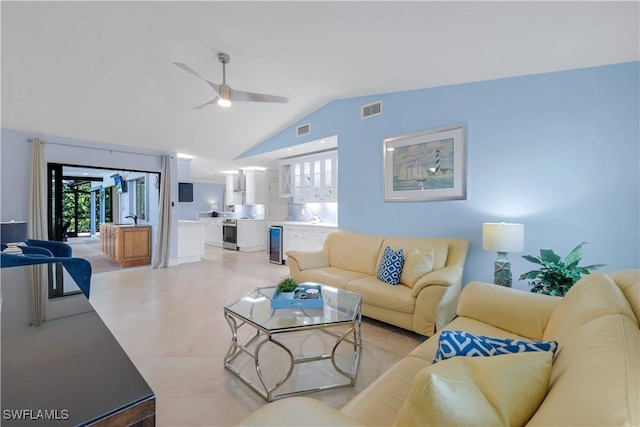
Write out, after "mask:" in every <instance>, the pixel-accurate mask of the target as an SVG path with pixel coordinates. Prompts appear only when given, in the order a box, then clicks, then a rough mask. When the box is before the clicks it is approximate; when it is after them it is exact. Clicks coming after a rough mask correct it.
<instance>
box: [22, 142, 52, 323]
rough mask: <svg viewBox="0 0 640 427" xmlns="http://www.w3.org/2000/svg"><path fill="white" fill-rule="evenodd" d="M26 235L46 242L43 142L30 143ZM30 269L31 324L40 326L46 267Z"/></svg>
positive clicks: (32, 267)
mask: <svg viewBox="0 0 640 427" xmlns="http://www.w3.org/2000/svg"><path fill="white" fill-rule="evenodd" d="M27 216H28V219H27V235H28V236H29V238H30V239H37V240H47V165H46V162H45V160H44V141H42V140H40V139H37V138H36V139H33V140H32V141H31V185H30V186H29V206H28V211H27ZM30 268H31V295H32V298H33V324H34V325H35V326H40V325H41V324H42V319H43V316H44V313H43V290H44V289H45V288H46V286H47V271H48V270H47V265H46V264H41V265H33V266H31V267H30Z"/></svg>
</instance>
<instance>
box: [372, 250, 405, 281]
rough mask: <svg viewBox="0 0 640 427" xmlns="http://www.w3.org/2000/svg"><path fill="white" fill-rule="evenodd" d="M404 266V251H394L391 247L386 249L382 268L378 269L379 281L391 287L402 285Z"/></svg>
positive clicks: (381, 262) (381, 261) (381, 264)
mask: <svg viewBox="0 0 640 427" xmlns="http://www.w3.org/2000/svg"><path fill="white" fill-rule="evenodd" d="M403 265H404V252H403V250H402V249H400V250H399V251H394V250H393V249H391V247H390V246H387V247H386V248H385V249H384V253H383V254H382V259H381V260H380V266H379V267H378V279H380V280H382V281H383V282H387V283H388V284H390V285H397V284H398V283H400V276H401V275H402V266H403Z"/></svg>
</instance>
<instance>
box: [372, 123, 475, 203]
mask: <svg viewBox="0 0 640 427" xmlns="http://www.w3.org/2000/svg"><path fill="white" fill-rule="evenodd" d="M466 136H467V127H466V125H464V124H461V125H455V126H448V127H442V128H437V129H431V130H425V131H422V132H418V133H414V134H410V135H403V136H396V137H393V138H387V139H385V140H384V141H383V150H384V152H383V159H384V161H383V163H384V174H383V175H384V200H385V202H409V201H434V200H466V198H467V192H466V189H467V185H466V184H467V183H466V180H467V177H466Z"/></svg>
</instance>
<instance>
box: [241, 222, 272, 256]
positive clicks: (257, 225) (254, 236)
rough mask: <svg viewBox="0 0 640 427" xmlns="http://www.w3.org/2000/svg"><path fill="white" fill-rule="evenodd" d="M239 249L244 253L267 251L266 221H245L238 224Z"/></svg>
mask: <svg viewBox="0 0 640 427" xmlns="http://www.w3.org/2000/svg"><path fill="white" fill-rule="evenodd" d="M237 225H238V228H237V236H238V248H239V250H240V251H242V252H256V251H262V250H264V249H265V240H266V232H265V229H264V221H261V220H251V219H248V220H243V219H239V220H238V222H237Z"/></svg>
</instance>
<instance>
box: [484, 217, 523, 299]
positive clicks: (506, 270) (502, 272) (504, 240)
mask: <svg viewBox="0 0 640 427" xmlns="http://www.w3.org/2000/svg"><path fill="white" fill-rule="evenodd" d="M482 249H485V250H487V251H495V252H498V259H497V260H496V262H495V263H494V275H493V283H495V284H496V285H500V286H506V287H511V263H510V262H509V260H507V253H508V252H522V251H523V250H524V224H513V223H507V222H504V221H502V222H499V223H492V222H489V223H484V224H482Z"/></svg>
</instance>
